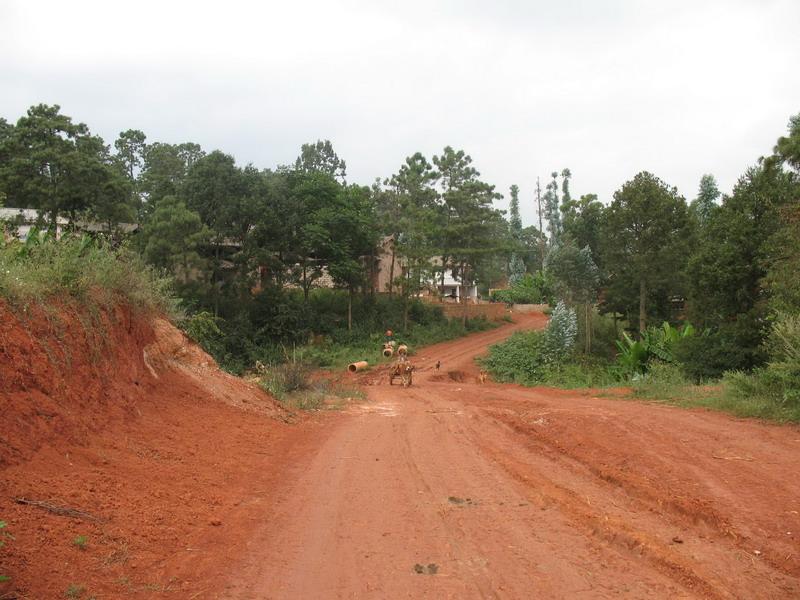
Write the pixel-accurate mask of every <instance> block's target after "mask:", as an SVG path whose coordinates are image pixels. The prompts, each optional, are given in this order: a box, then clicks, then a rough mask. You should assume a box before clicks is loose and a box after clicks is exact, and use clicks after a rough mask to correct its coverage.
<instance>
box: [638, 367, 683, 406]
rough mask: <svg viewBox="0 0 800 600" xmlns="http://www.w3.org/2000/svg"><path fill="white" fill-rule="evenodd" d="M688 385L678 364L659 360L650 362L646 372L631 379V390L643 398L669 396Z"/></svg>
mask: <svg viewBox="0 0 800 600" xmlns="http://www.w3.org/2000/svg"><path fill="white" fill-rule="evenodd" d="M687 385H689V381H687V379H686V376H685V375H684V374H683V371H682V370H681V368H680V366H678V365H676V364H673V363H668V362H664V361H660V360H655V361H653V362H652V363H650V365H649V368H648V370H647V373H645V374H644V375H641V376H640V377H637V378H635V379H634V380H633V391H634V393H635V394H636V395H637V396H641V397H645V398H648V397H649V398H669V397H671V396H674V395H675V394H679V393H680V392H681V390H682V389H683V388H684V387H686V386H687Z"/></svg>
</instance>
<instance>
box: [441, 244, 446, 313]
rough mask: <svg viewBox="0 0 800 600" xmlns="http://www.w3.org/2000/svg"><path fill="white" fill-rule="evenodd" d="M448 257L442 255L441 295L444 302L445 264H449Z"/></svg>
mask: <svg viewBox="0 0 800 600" xmlns="http://www.w3.org/2000/svg"><path fill="white" fill-rule="evenodd" d="M446 259H447V257H446V256H444V255H442V290H441V296H442V301H443V302H444V272H445V265H446V264H447V260H446Z"/></svg>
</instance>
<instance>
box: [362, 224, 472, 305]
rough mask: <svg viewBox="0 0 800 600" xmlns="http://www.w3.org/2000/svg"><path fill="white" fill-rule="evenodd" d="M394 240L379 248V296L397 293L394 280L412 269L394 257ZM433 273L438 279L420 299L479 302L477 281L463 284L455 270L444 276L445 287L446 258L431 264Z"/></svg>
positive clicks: (376, 283)
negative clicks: (392, 292)
mask: <svg viewBox="0 0 800 600" xmlns="http://www.w3.org/2000/svg"><path fill="white" fill-rule="evenodd" d="M393 245H394V238H393V237H392V236H386V237H384V238H383V240H381V243H380V246H379V247H378V252H377V257H376V261H375V266H374V269H373V272H372V286H373V289H375V290H376V291H377V292H378V293H389V292H390V291H391V290H392V289H395V290H396V289H397V285H396V284H395V285H392V278H394V279H397V278H398V277H401V276H402V275H403V273H404V272H405V271H406V270H407V269H408V264H407V263H406V261H405V260H404V259H403V258H402V257H400V256H397V255H395V254H394V252H393ZM430 263H431V270H432V271H434V272H436V271H438V275H437V276H436V277H435V278H434V277H433V276H431V277H430V278H429V279H428V280H427V281H425V285H424V287H423V289H422V290H421V291H420V293H419V296H420V297H421V298H423V299H429V300H433V299H436V300H440V301H442V302H461V301H462V300H464V299H465V298H466V299H467V301H468V302H475V303H477V302H478V286H477V285H476V284H475V282H474V281H472V282H467V283H465V282H463V281H461V280H460V278H459V277H457V276H456V275H455V273H454V272H453V270H452V269H446V270H445V272H444V285H443V284H442V280H441V265H442V258H441V257H440V256H436V257H433V258H432V259H431V261H430Z"/></svg>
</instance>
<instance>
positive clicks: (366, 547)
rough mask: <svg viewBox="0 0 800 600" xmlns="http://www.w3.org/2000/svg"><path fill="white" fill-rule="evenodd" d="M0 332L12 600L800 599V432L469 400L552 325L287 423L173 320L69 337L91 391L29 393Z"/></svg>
mask: <svg viewBox="0 0 800 600" xmlns="http://www.w3.org/2000/svg"><path fill="white" fill-rule="evenodd" d="M0 316H2V317H3V318H2V319H0V323H2V324H3V325H2V328H3V329H0V353H3V352H5V354H2V357H3V358H4V359H5V358H6V357H8V356H14V357H17V358H15V359H14V360H16V364H17V366H16V367H15V369H10V370H9V369H5V370H4V371H2V375H3V377H4V378H5V377H6V376H7V375H11V376H16V375H15V373H16V372H17V371H20V372H21V373H22V375H21V379H19V380H20V381H22V382H23V384H24V386H25V387H23V384H20V383H15V384H14V386H13V390H12V391H11V392H8V391H7V390H6V387H5V384H4V387H3V388H2V395H0V398H1V399H2V402H3V403H4V404H3V406H4V407H6V406H11V407H12V408H13V410H12V411H11V412H10V413H3V414H4V415H5V414H11V415H12V417H13V419H17V420H18V421H19V423H20V424H19V425H15V424H12V425H9V426H8V428H7V429H5V430H4V432H3V433H2V434H0V435H4V436H7V437H6V438H4V442H5V440H6V439H8V440H9V441H10V444H9V445H10V446H11V447H13V451H10V452H7V453H5V454H3V457H4V460H5V461H6V462H5V465H6V466H5V468H4V469H2V470H0V519H4V520H7V521H9V529H10V530H11V531H12V533H13V534H14V535H15V536H16V539H14V540H12V541H10V542H9V544H8V545H7V547H6V548H4V549H3V550H2V551H0V556H2V557H3V558H2V563H1V564H0V572H5V573H9V574H11V575H12V576H14V578H15V580H14V584H15V585H16V586H18V588H19V589H21V590H22V592H23V594H20V595H19V597H21V598H36V599H39V598H62V597H64V592H65V591H66V590H67V588H68V586H69V585H71V584H72V585H84V586H85V587H86V589H87V592H86V594H85V595H84V596H83V597H84V598H85V599H88V598H89V597H90V596H91V595H95V596H96V597H97V598H103V599H109V598H115V599H116V598H122V599H125V598H161V597H163V598H188V599H195V598H196V599H207V600H211V599H217V598H224V599H241V600H245V599H246V600H253V599H261V598H271V599H273V598H274V599H279V598H286V599H296V598H304V599H305V598H326V599H327V598H375V599H383V598H436V599H439V598H487V597H491V598H524V599H527V598H570V599H572V598H609V599H610V598H635V599H639V598H703V599H705V598H719V599H722V598H725V599H727V598H742V599H745V598H746V599H751V598H798V597H800V543H798V538H800V477H798V473H800V428H798V427H797V426H780V425H773V424H765V423H759V422H756V421H748V420H739V419H734V418H731V417H729V416H727V415H725V414H720V413H714V412H706V411H702V410H683V409H678V408H673V407H668V406H659V405H655V404H652V403H647V404H645V403H637V402H632V401H627V400H617V399H614V398H613V397H607V396H601V395H598V394H596V393H593V392H591V391H584V392H574V391H558V390H552V389H546V388H522V387H519V386H514V385H498V384H494V383H491V382H489V383H486V384H480V383H478V379H479V378H478V370H477V368H476V367H475V365H474V363H473V358H474V356H476V355H477V354H480V353H482V352H485V350H486V348H487V346H488V345H489V344H491V343H496V342H497V341H500V340H501V339H503V338H504V337H506V336H507V335H509V334H510V333H511V332H512V331H513V330H516V329H520V328H527V327H542V326H544V323H545V322H546V319H545V317H544V316H543V315H541V314H531V315H521V316H519V317H518V322H517V323H515V324H506V325H503V326H501V327H499V328H497V329H493V330H490V331H486V332H482V333H478V334H475V335H472V336H469V337H467V338H462V339H459V340H454V341H451V342H446V343H443V344H438V345H436V346H431V347H429V348H426V349H424V350H423V351H422V352H420V353H419V354H418V355H416V356H414V357H413V362H414V364H415V365H416V366H417V371H416V372H415V376H414V385H413V386H412V387H410V388H401V387H400V386H391V387H390V386H389V385H388V372H387V371H386V370H385V369H383V368H377V369H373V370H371V371H368V372H365V373H358V374H356V375H354V376H345V377H348V378H349V379H351V380H354V381H358V382H360V383H361V384H363V385H364V387H365V389H366V390H367V393H368V399H367V400H366V401H364V402H361V403H356V404H351V405H350V406H349V407H346V408H345V410H343V411H339V412H329V413H325V414H317V415H315V416H312V417H308V418H305V419H304V420H303V421H302V422H300V423H298V424H294V425H289V424H287V423H285V422H284V420H283V419H282V418H281V417H283V416H284V414H283V413H282V412H280V411H278V409H277V408H275V406H274V404H273V403H272V401H271V400H270V399H269V398H268V397H266V396H265V395H264V394H263V393H261V392H259V391H257V390H254V389H253V388H250V387H249V386H248V385H247V384H246V383H244V382H242V381H240V380H237V379H233V378H228V376H226V375H224V374H220V373H219V372H218V371H217V370H216V369H215V368H214V365H213V363H209V362H208V361H209V360H210V359H208V357H205V355H203V354H202V353H201V352H200V351H199V350H197V349H196V348H194V347H193V346H191V345H190V344H187V343H186V342H185V341H184V340H183V338H182V337H181V336H180V335H179V334H178V333H177V332H175V330H174V329H172V328H170V327H169V326H168V325H167V324H165V323H157V324H156V326H155V327H151V326H148V325H145V324H138V325H137V324H136V323H133V324H132V325H131V326H128V325H127V324H126V325H124V326H122V327H120V330H119V331H117V330H115V333H112V334H111V336H110V337H109V339H110V340H111V341H113V344H112V347H114V348H120V349H122V348H124V349H125V350H120V352H121V354H120V355H119V356H116V355H115V354H114V353H113V352H110V353H108V355H107V356H108V359H107V360H106V359H102V358H101V359H100V360H98V361H94V362H93V361H92V360H89V359H88V358H87V357H89V356H90V355H91V353H90V352H89V350H88V348H90V347H91V344H90V343H89V342H86V341H81V339H82V338H81V335H82V334H81V333H80V328H79V327H78V323H77V322H76V323H74V324H73V325H74V331H73V330H72V329H70V327H72V326H70V327H68V329H70V331H72V332H71V333H68V334H67V336H68V337H69V336H72V338H70V339H72V341H70V342H69V346H68V347H69V348H73V347H76V348H87V350H86V353H85V357H84V359H83V360H82V361H78V363H77V368H78V369H83V371H82V372H84V373H85V374H86V377H88V378H90V379H91V378H95V379H97V380H99V381H101V382H102V381H105V383H103V384H97V386H96V387H93V385H94V384H90V385H85V384H82V381H84V380H82V379H80V378H74V379H70V378H69V377H68V378H67V380H66V382H65V383H61V384H57V382H58V381H62V379H63V377H61V375H58V376H56V375H53V374H49V375H48V374H47V373H44V372H42V373H41V374H38V375H37V374H36V373H38V371H36V370H35V369H34V371H33V374H29V373H28V369H29V367H28V365H29V364H32V361H29V360H27V359H24V357H25V356H39V357H40V358H42V355H41V352H44V354H45V355H46V354H47V352H46V351H45V350H43V349H41V348H40V347H39V346H37V344H38V341H37V339H38V338H37V337H36V336H35V335H34V336H33V337H32V338H30V340H31V341H30V344H29V343H28V342H26V341H25V340H26V339H28V338H25V337H24V336H21V334H19V332H17V330H16V327H18V326H13V327H12V328H11V329H8V328H7V326H6V323H7V318H6V317H7V316H9V315H8V313H7V312H6V314H5V315H0ZM124 318H125V314H124V313H123V314H122V315H120V316H114V318H113V319H112V321H114V322H115V323H116V322H119V323H125V321H124ZM15 332H16V333H15ZM9 339H13V340H18V341H15V342H14V344H9V343H8V341H7V340H9ZM65 339H66V338H65ZM3 348H5V350H4V349H3ZM9 348H11V351H9ZM37 348H38V349H37ZM37 353H38V354H37ZM145 356H147V360H145ZM42 360H45V359H42ZM437 361H439V362H440V363H441V369H440V370H438V371H437V370H436V369H435V364H436V362H437ZM33 362H35V361H33ZM45 362H46V361H45ZM84 363H85V364H84ZM81 365H83V366H81ZM117 365H122V367H119V366H117ZM151 369H152V371H151ZM123 370H125V372H122V371H123ZM48 373H49V372H48ZM59 378H61V379H59ZM103 378H106V379H105V380H104V379H103ZM4 381H5V379H4ZM42 382H44V383H42ZM54 382H55V383H54ZM137 382H138V383H137ZM46 385H51V386H55V387H52V388H47V389H46V390H45V391H42V389H41V388H45V386H46ZM8 389H12V386H9V387H8ZM92 390H94V391H92ZM103 390H111V391H105V392H103ZM25 394H28V395H29V396H26V395H25ZM26 398H28V399H27V400H26ZM63 398H68V399H70V403H69V404H67V403H65V402H63V401H61V400H60V399H63ZM34 400H35V402H34ZM45 402H50V404H46V406H47V408H46V410H47V411H48V413H50V411H56V412H53V413H52V414H55V415H56V416H52V417H48V416H44V415H38V414H37V413H36V411H35V410H33V412H31V410H28V411H27V412H26V411H25V410H23V408H24V407H28V406H39V403H45ZM81 402H83V403H84V404H77V406H80V407H81V408H80V410H78V409H73V408H69V409H68V408H65V406H69V407H74V406H76V404H75V403H81ZM87 412H88V413H94V412H96V413H98V414H99V415H101V416H100V417H97V418H95V417H94V416H91V417H89V416H87ZM36 419H42V421H41V422H40V421H37V420H36ZM6 421H7V419H4V423H3V426H4V427H5V426H6V423H5V422H6ZM54 423H61V424H62V425H60V426H58V427H56V426H55V425H54ZM9 431H11V432H16V433H14V435H13V436H11V437H8V435H9V434H8V432H9ZM41 432H43V433H41ZM40 433H41V434H40ZM25 436H30V440H29V441H26V439H25ZM21 496H24V497H26V498H31V499H37V500H47V501H49V502H51V503H53V504H57V505H59V506H68V507H70V508H74V509H78V510H82V511H85V512H88V513H91V514H92V515H94V516H97V517H98V518H99V519H100V520H98V521H92V520H87V519H85V518H84V519H74V518H69V517H65V516H60V515H54V514H51V513H49V512H46V511H44V510H43V509H41V508H37V507H35V506H30V505H19V504H15V503H14V498H18V497H21ZM79 535H85V536H86V537H87V544H86V549H85V550H81V549H80V548H78V547H76V546H75V545H73V540H74V539H75V537H77V536H79ZM9 589H11V588H9ZM0 598H2V593H0Z"/></svg>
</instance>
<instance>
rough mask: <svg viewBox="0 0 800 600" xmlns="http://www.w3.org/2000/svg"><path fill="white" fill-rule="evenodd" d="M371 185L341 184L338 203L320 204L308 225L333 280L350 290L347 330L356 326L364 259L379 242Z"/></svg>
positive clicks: (336, 201) (307, 231)
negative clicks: (357, 294) (357, 292)
mask: <svg viewBox="0 0 800 600" xmlns="http://www.w3.org/2000/svg"><path fill="white" fill-rule="evenodd" d="M375 225H376V224H375V220H374V211H373V206H372V203H371V195H370V190H369V188H366V187H361V186H357V185H351V186H347V187H342V188H341V189H340V191H339V193H338V194H337V196H336V198H335V203H333V204H328V205H324V206H321V207H320V208H319V209H318V210H317V211H316V213H315V214H314V220H313V222H312V223H311V224H309V226H308V227H306V228H305V233H306V235H308V236H309V238H310V240H311V243H312V245H313V246H314V247H315V248H316V250H317V254H318V255H319V256H324V257H325V263H326V266H327V269H328V272H329V273H330V275H331V277H332V278H333V280H334V282H335V283H337V284H339V285H340V286H342V287H344V288H346V289H347V292H348V294H347V329H348V330H352V328H353V293H354V291H355V290H356V288H358V287H359V286H363V285H364V284H365V283H366V279H365V275H366V270H365V268H364V260H365V258H366V257H368V256H369V255H371V253H372V249H373V248H374V247H375V243H376V241H377V240H376V229H377V228H376V227H375Z"/></svg>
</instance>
